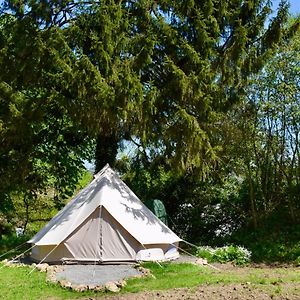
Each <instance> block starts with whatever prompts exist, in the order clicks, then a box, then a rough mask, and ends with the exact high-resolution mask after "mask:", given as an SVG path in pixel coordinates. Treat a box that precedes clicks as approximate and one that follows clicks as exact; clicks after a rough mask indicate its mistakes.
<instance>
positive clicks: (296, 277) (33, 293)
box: [0, 263, 300, 300]
mask: <svg viewBox="0 0 300 300" xmlns="http://www.w3.org/2000/svg"><path fill="white" fill-rule="evenodd" d="M144 266H145V267H146V268H149V269H151V272H152V274H153V275H154V276H155V278H153V277H147V278H142V279H130V280H128V282H127V283H128V284H127V286H126V287H125V288H124V289H123V290H122V291H121V293H130V292H141V291H152V290H164V289H173V288H179V287H195V286H198V285H201V284H231V283H246V282H247V283H251V284H256V285H259V286H264V287H265V288H267V287H268V286H271V285H274V284H277V283H296V284H300V269H299V268H298V269H297V268H262V269H261V268H248V267H245V268H234V267H231V268H229V269H223V270H220V271H217V270H214V269H211V268H209V267H199V266H195V265H191V264H169V263H167V264H163V265H162V267H160V266H159V265H157V264H154V263H147V264H144ZM0 268H1V269H0V290H1V293H0V299H7V300H10V299H26V300H29V299H30V300H31V299H76V298H82V297H95V296H97V297H101V296H103V293H99V292H98V293H94V292H84V293H77V292H72V291H70V290H67V289H63V288H61V287H59V286H58V285H55V284H50V283H47V282H46V280H45V279H46V275H45V273H40V272H38V271H34V272H33V273H31V274H30V275H29V274H28V273H29V272H30V270H31V269H30V268H28V267H13V268H9V267H2V265H1V264H0Z"/></svg>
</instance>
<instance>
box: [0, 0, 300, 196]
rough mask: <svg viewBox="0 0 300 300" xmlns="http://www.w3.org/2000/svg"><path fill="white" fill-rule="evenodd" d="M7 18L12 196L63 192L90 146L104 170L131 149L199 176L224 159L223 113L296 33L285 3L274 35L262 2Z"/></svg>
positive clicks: (14, 5)
mask: <svg viewBox="0 0 300 300" xmlns="http://www.w3.org/2000/svg"><path fill="white" fill-rule="evenodd" d="M1 11H2V12H1V16H0V18H1V20H0V30H1V33H0V47H1V49H0V69H1V70H2V72H1V74H0V140H1V144H0V154H1V162H0V169H1V173H0V182H1V183H0V184H1V188H0V190H1V191H2V192H3V191H4V194H3V195H6V196H7V194H8V193H9V191H11V190H13V189H16V188H19V189H21V190H26V191H27V192H28V191H30V195H32V194H33V195H34V194H36V193H37V191H38V190H39V189H43V188H45V187H46V186H47V185H48V184H49V181H50V182H52V183H53V182H57V187H58V189H68V183H69V182H70V180H71V179H74V180H76V179H77V178H78V175H79V173H80V167H81V166H82V160H83V159H85V158H87V157H89V156H90V154H91V152H90V148H89V147H90V141H92V140H96V142H97V147H96V149H97V151H96V155H97V157H96V162H97V168H100V167H101V165H103V164H104V163H106V162H107V161H111V162H113V161H114V159H115V157H116V154H117V149H118V147H119V144H120V141H122V140H124V139H125V140H133V141H134V142H135V143H138V144H140V146H141V149H143V150H144V154H145V156H147V153H150V152H151V153H154V155H155V156H163V157H164V160H165V162H167V163H168V164H171V165H173V166H176V167H178V168H179V169H187V168H190V169H192V168H198V169H199V170H200V171H201V172H202V173H203V174H204V173H205V172H206V171H207V170H208V168H209V165H210V164H211V163H212V162H213V161H214V160H215V159H216V157H217V155H218V146H219V144H218V142H214V143H212V136H213V135H214V128H215V124H216V122H218V120H219V118H218V114H219V113H222V112H224V111H226V110H228V109H229V108H230V107H231V105H232V104H233V103H236V102H237V101H239V99H240V97H242V96H243V94H244V87H245V84H246V82H247V78H248V77H249V76H250V75H251V74H253V73H255V72H257V71H258V70H259V69H261V68H262V67H263V65H264V63H265V62H266V61H267V60H268V58H269V57H270V56H271V55H272V54H273V52H274V49H275V48H276V45H278V44H279V43H280V42H281V40H282V38H283V37H285V38H287V39H288V38H289V37H290V36H292V35H293V32H294V31H295V30H296V28H297V24H296V25H295V26H292V27H288V26H286V20H287V16H288V5H287V3H286V2H285V1H283V2H282V3H281V5H280V6H279V9H278V11H277V14H276V16H275V17H273V19H272V20H270V22H269V23H268V25H266V24H267V20H268V18H269V16H270V13H271V3H270V1H264V0H256V1H255V0H248V1H244V0H243V1H242V0H235V1H232V0H227V1H213V0H205V1H170V0H166V1H160V2H157V1H154V0H142V1H112V0H101V1H75V0H73V1H69V0H65V1H45V0H43V1H29V0H28V1H20V0H11V1H5V2H4V4H3V7H2V10H1ZM145 149H148V150H145ZM149 149H151V151H150V150H149ZM49 174H50V175H49ZM49 176H50V178H48V177H49ZM71 182H73V181H71ZM62 192H63V193H64V191H62ZM3 197H4V196H3Z"/></svg>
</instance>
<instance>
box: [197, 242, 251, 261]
mask: <svg viewBox="0 0 300 300" xmlns="http://www.w3.org/2000/svg"><path fill="white" fill-rule="evenodd" d="M196 255H197V256H199V257H201V258H205V259H207V261H208V262H219V263H227V262H233V263H235V264H237V265H244V264H247V263H249V262H250V259H251V252H250V251H249V250H247V249H246V248H244V247H241V246H234V245H230V246H224V247H216V248H212V247H208V246H205V247H198V249H197V253H196Z"/></svg>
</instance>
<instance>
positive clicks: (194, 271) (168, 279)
mask: <svg viewBox="0 0 300 300" xmlns="http://www.w3.org/2000/svg"><path fill="white" fill-rule="evenodd" d="M145 267H146V268H149V269H150V270H151V272H152V274H153V275H154V276H155V278H151V277H148V278H143V279H130V280H129V281H128V285H127V286H126V287H125V288H124V289H123V291H122V292H139V291H145V290H164V289H172V288H180V287H194V286H197V285H201V284H219V283H224V284H230V283H246V282H250V283H253V284H265V285H268V284H274V283H276V282H298V283H300V270H297V269H281V268H273V269H259V268H241V269H239V272H236V270H237V269H234V268H233V269H231V270H223V271H218V270H214V269H212V268H209V267H200V266H196V265H192V264H163V265H162V267H160V266H159V265H157V264H153V263H147V264H145Z"/></svg>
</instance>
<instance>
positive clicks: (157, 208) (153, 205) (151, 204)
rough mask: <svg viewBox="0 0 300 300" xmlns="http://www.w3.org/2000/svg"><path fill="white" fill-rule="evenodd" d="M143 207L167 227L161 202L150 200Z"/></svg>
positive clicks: (164, 210) (164, 209)
mask: <svg viewBox="0 0 300 300" xmlns="http://www.w3.org/2000/svg"><path fill="white" fill-rule="evenodd" d="M145 205H146V206H147V207H148V208H149V209H150V210H151V211H152V212H153V213H154V214H155V215H156V216H157V217H158V218H159V219H160V220H161V221H162V222H164V223H165V224H166V225H168V217H167V212H166V208H165V206H164V204H163V202H162V201H161V200H159V199H150V200H147V201H146V202H145Z"/></svg>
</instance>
